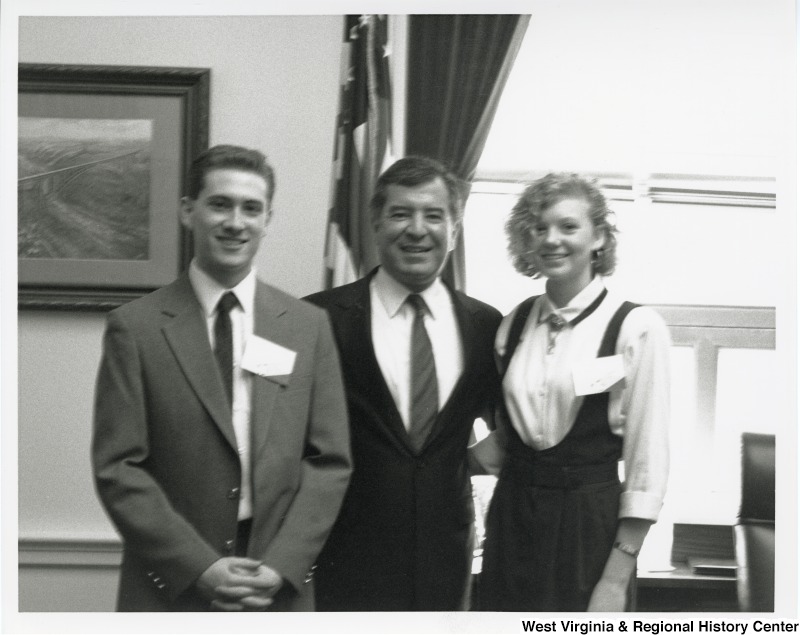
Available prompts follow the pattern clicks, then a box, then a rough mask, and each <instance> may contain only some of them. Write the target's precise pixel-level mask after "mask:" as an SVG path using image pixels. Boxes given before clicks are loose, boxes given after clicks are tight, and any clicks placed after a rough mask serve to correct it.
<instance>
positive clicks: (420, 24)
mask: <svg viewBox="0 0 800 635" xmlns="http://www.w3.org/2000/svg"><path fill="white" fill-rule="evenodd" d="M529 20H530V16H527V15H412V16H410V19H409V41H408V49H409V53H408V78H407V109H406V148H405V150H406V152H405V153H406V154H407V155H410V154H421V155H425V156H429V157H432V158H435V159H438V160H439V161H442V162H444V163H445V164H447V165H449V166H450V167H451V168H452V169H453V171H454V172H455V173H456V174H457V175H458V176H460V177H461V178H462V179H464V180H465V181H467V182H469V181H471V180H472V177H473V176H474V175H475V169H476V167H477V165H478V160H479V159H480V155H481V152H483V147H484V145H485V144H486V137H487V136H488V134H489V129H490V127H491V124H492V120H493V119H494V114H495V112H496V110H497V104H498V103H499V100H500V94H501V93H502V90H503V87H504V86H505V83H506V80H507V79H508V75H509V72H510V70H511V67H512V65H513V63H514V59H515V58H516V55H517V52H518V51H519V47H520V44H521V43H522V38H523V37H524V34H525V30H526V29H527V26H528V22H529ZM461 236H462V237H460V238H459V241H458V246H457V247H456V250H455V251H454V253H453V254H452V256H451V258H450V262H449V264H448V266H447V269H446V270H445V274H444V275H445V277H446V278H448V279H449V281H450V282H452V283H453V284H454V285H455V286H456V287H457V288H460V289H463V287H464V241H463V234H462V235H461Z"/></svg>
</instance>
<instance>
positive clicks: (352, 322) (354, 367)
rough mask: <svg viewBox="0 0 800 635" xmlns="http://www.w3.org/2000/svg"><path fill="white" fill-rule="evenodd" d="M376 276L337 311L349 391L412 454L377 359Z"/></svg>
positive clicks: (355, 290)
mask: <svg viewBox="0 0 800 635" xmlns="http://www.w3.org/2000/svg"><path fill="white" fill-rule="evenodd" d="M374 273H375V272H374V271H373V273H372V274H371V275H369V276H367V277H365V278H362V279H361V280H360V281H359V283H357V284H356V285H354V287H353V288H352V294H351V295H350V296H348V297H346V298H343V299H341V300H340V301H339V303H338V311H341V312H342V319H341V322H340V323H341V324H342V325H344V326H345V327H346V328H345V329H344V330H343V332H342V341H343V344H344V346H343V350H342V351H340V353H341V358H342V365H343V367H344V368H345V369H346V370H345V376H346V377H348V378H349V384H350V386H348V390H352V391H353V392H354V393H355V394H356V395H359V396H361V397H362V399H361V400H362V403H363V405H365V407H366V406H369V407H372V408H373V409H374V412H373V417H372V419H373V420H374V421H375V422H377V423H378V424H379V425H382V426H383V427H384V428H385V429H386V431H387V432H388V433H389V435H388V436H389V438H391V439H392V440H393V442H394V443H395V444H396V445H399V446H401V447H402V448H403V449H405V450H406V451H408V452H413V450H412V447H411V439H410V438H409V436H408V432H407V431H406V429H405V426H404V425H403V419H402V418H401V416H400V412H399V411H398V409H397V404H396V403H395V401H394V397H392V393H391V391H390V390H389V387H388V386H387V385H386V380H385V379H384V377H383V372H382V371H381V368H380V365H379V364H378V359H377V357H376V356H375V348H374V346H373V342H372V309H371V301H370V289H369V283H370V280H371V279H372V276H373V275H374Z"/></svg>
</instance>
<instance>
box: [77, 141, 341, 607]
mask: <svg viewBox="0 0 800 635" xmlns="http://www.w3.org/2000/svg"><path fill="white" fill-rule="evenodd" d="M188 184H189V186H188V196H186V197H185V198H184V199H183V203H182V208H181V222H182V223H183V225H184V226H185V227H186V228H187V229H189V230H190V231H191V233H192V237H193V244H194V259H193V261H192V263H191V265H190V268H189V271H188V273H186V274H184V275H181V276H180V277H179V278H178V279H177V280H176V281H175V282H173V283H172V284H170V285H168V286H166V287H164V288H162V289H160V290H158V291H155V292H153V293H151V294H150V295H148V296H145V297H143V298H141V299H138V300H135V301H133V302H131V303H129V304H127V305H125V306H122V307H120V308H119V309H117V310H115V311H112V312H111V313H110V314H109V316H108V325H107V329H106V334H105V339H104V345H103V358H102V362H101V365H100V371H99V374H98V380H97V394H96V405H95V419H94V437H93V447H92V460H93V467H94V473H95V480H96V485H97V490H98V493H99V495H100V498H101V500H102V503H103V505H104V506H105V508H106V510H107V511H108V513H109V515H110V517H111V519H112V521H113V522H114V524H115V526H116V527H117V529H118V531H119V532H120V534H121V535H122V539H123V542H124V552H123V560H122V572H121V578H120V586H119V595H118V604H117V608H118V609H119V610H122V611H181V610H183V611H205V610H213V609H216V610H264V609H267V608H270V609H273V610H312V609H313V606H314V605H313V588H312V587H313V585H311V584H308V582H309V581H310V580H311V572H312V568H313V563H314V561H315V559H316V558H317V555H318V553H319V550H320V549H321V548H322V545H323V544H324V541H325V539H326V537H327V535H328V532H329V531H330V528H331V526H332V524H333V521H334V519H335V518H336V515H337V513H338V511H339V507H340V504H341V501H342V498H343V496H344V493H345V490H346V487H347V483H348V479H349V475H350V469H351V464H350V452H349V444H348V432H347V413H346V406H345V400H344V393H343V390H342V382H341V375H340V371H339V358H338V355H337V352H336V347H335V344H334V341H333V337H332V334H331V329H330V325H329V322H328V319H327V317H326V315H325V313H324V312H323V311H320V310H319V309H318V308H316V307H314V306H312V305H310V304H307V303H305V302H302V301H300V300H297V299H294V298H292V297H290V296H288V295H286V294H285V293H282V292H281V291H279V290H277V289H275V288H273V287H270V286H268V285H266V284H263V283H262V282H260V281H258V280H257V279H256V276H255V272H254V271H253V269H252V262H253V258H254V257H255V254H256V252H257V250H258V246H259V243H260V241H261V238H262V237H263V235H264V233H265V231H266V226H267V223H268V221H269V219H270V216H271V209H270V204H271V200H272V195H273V192H274V175H273V172H272V168H271V167H270V166H269V164H268V163H267V162H266V159H265V157H264V156H263V155H262V154H261V153H260V152H257V151H254V150H248V149H245V148H241V147H237V146H216V147H214V148H211V149H210V150H209V151H207V152H206V153H204V154H203V155H202V156H200V157H199V158H198V159H197V161H195V163H194V164H193V166H192V169H191V172H190V175H189V180H188Z"/></svg>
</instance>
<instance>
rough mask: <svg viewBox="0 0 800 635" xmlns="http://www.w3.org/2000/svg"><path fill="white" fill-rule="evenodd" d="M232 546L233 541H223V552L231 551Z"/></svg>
mask: <svg viewBox="0 0 800 635" xmlns="http://www.w3.org/2000/svg"><path fill="white" fill-rule="evenodd" d="M233 544H234V543H233V540H226V541H225V551H227V552H228V553H230V552H231V551H233Z"/></svg>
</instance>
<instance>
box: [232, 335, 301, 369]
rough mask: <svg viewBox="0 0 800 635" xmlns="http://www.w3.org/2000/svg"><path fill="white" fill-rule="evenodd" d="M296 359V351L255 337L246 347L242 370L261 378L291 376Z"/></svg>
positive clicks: (250, 339) (248, 341) (252, 337)
mask: <svg viewBox="0 0 800 635" xmlns="http://www.w3.org/2000/svg"><path fill="white" fill-rule="evenodd" d="M296 357H297V353H296V352H295V351H293V350H290V349H288V348H286V347H284V346H281V345H280V344H276V343H275V342H270V341H269V340H265V339H264V338H263V337H258V336H257V335H253V336H251V337H250V338H249V339H248V340H247V344H246V345H245V349H244V355H243V356H242V368H243V369H244V370H246V371H248V372H250V373H253V374H254V375H260V376H261V377H272V376H274V375H291V374H292V370H294V360H295V358H296Z"/></svg>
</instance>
